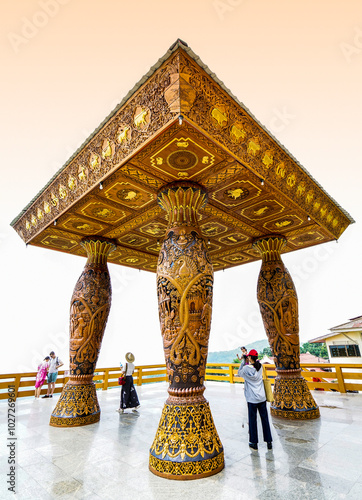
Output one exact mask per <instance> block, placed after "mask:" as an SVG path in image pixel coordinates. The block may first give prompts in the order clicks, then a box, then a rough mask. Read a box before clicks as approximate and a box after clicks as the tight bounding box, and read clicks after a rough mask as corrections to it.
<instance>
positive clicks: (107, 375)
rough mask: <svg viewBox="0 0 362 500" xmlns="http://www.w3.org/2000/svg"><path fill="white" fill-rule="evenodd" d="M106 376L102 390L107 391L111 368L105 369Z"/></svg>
mask: <svg viewBox="0 0 362 500" xmlns="http://www.w3.org/2000/svg"><path fill="white" fill-rule="evenodd" d="M103 376H104V378H103V387H102V391H106V390H107V389H108V377H109V368H106V369H105V370H104V375H103Z"/></svg>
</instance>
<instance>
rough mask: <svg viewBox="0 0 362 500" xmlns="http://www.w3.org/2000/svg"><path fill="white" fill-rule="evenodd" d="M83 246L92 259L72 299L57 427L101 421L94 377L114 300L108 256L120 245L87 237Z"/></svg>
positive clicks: (54, 418) (54, 416)
mask: <svg viewBox="0 0 362 500" xmlns="http://www.w3.org/2000/svg"><path fill="white" fill-rule="evenodd" d="M81 245H82V247H83V248H84V249H85V250H86V252H87V255H88V260H87V263H86V265H85V267H84V269H83V272H82V274H81V275H80V277H79V279H78V281H77V284H76V285H75V288H74V292H73V296H72V299H71V304H70V327H69V329H70V346H69V357H70V362H69V367H70V372H69V381H68V382H67V383H66V385H65V386H64V388H63V392H62V394H61V396H60V398H59V400H58V402H57V404H56V406H55V408H54V410H53V413H52V415H51V417H50V425H53V426H54V427H76V426H79V425H88V424H93V423H94V422H98V421H99V419H100V408H99V404H98V399H97V394H96V388H95V385H94V383H93V376H94V369H95V367H96V363H97V359H98V354H99V351H100V348H101V343H102V339H103V333H104V330H105V327H106V323H107V319H108V314H109V310H110V307H111V299H112V291H111V280H110V276H109V272H108V268H107V257H108V254H109V253H110V252H112V251H113V250H114V249H115V247H116V246H115V244H114V243H113V242H112V241H110V240H105V239H104V238H100V237H96V236H94V237H89V238H85V239H84V240H83V241H82V242H81Z"/></svg>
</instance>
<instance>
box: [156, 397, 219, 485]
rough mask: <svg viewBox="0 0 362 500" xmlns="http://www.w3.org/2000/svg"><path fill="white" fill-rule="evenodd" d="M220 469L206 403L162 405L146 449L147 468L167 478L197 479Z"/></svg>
mask: <svg viewBox="0 0 362 500" xmlns="http://www.w3.org/2000/svg"><path fill="white" fill-rule="evenodd" d="M223 468H224V451H223V446H222V444H221V441H220V438H219V436H218V434H217V431H216V428H215V425H214V421H213V418H212V415H211V411H210V407H209V403H208V402H207V401H206V400H205V402H202V403H195V404H192V403H185V404H169V403H166V404H165V406H164V408H163V411H162V415H161V419H160V423H159V425H158V429H157V432H156V436H155V439H154V441H153V444H152V446H151V449H150V462H149V469H150V471H151V472H153V473H154V474H156V475H157V476H161V477H164V478H167V479H178V480H182V481H184V480H188V479H200V478H202V477H207V476H212V475H213V474H217V473H218V472H220V471H221V470H222V469H223Z"/></svg>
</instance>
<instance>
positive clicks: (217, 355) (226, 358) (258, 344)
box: [207, 339, 269, 363]
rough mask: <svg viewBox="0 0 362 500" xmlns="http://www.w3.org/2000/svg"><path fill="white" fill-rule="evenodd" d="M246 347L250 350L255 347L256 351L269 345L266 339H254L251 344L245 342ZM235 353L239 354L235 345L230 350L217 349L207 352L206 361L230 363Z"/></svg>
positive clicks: (238, 348) (238, 349)
mask: <svg viewBox="0 0 362 500" xmlns="http://www.w3.org/2000/svg"><path fill="white" fill-rule="evenodd" d="M245 347H246V349H247V350H248V351H250V349H256V350H257V351H258V352H260V351H262V350H263V349H264V348H265V347H269V342H268V339H262V340H256V341H255V342H252V343H251V344H247V345H246V346H245ZM236 354H239V356H240V354H241V351H240V347H236V348H235V349H231V351H217V352H209V355H208V356H207V362H208V363H232V362H233V360H234V359H235V358H236Z"/></svg>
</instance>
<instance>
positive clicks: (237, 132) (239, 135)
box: [230, 123, 247, 144]
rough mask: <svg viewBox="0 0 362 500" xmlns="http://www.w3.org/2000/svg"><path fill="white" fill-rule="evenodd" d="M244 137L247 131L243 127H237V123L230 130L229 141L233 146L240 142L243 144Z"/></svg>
mask: <svg viewBox="0 0 362 500" xmlns="http://www.w3.org/2000/svg"><path fill="white" fill-rule="evenodd" d="M246 136H247V131H246V128H244V127H243V125H239V124H238V123H235V124H234V125H232V127H231V130H230V139H231V140H232V141H233V142H234V143H235V144H240V143H241V142H243V140H244V139H245V137H246Z"/></svg>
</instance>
